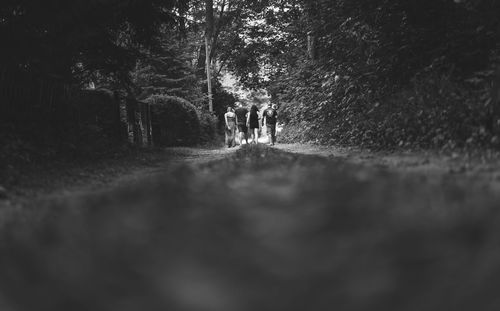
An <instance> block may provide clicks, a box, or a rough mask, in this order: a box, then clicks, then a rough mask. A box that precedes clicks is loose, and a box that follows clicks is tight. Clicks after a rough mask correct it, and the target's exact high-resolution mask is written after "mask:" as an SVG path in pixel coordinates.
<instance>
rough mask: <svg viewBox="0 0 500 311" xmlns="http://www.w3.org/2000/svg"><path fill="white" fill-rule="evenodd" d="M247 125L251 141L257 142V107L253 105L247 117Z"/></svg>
mask: <svg viewBox="0 0 500 311" xmlns="http://www.w3.org/2000/svg"><path fill="white" fill-rule="evenodd" d="M247 127H248V128H249V129H250V135H251V137H252V143H253V144H257V143H258V142H259V109H258V108H257V106H255V105H252V107H251V108H250V113H249V114H248V117H247Z"/></svg>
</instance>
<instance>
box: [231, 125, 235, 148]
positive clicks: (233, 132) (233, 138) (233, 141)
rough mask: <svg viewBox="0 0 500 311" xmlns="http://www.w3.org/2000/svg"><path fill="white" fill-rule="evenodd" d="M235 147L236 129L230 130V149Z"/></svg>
mask: <svg viewBox="0 0 500 311" xmlns="http://www.w3.org/2000/svg"><path fill="white" fill-rule="evenodd" d="M234 146H236V127H235V126H233V127H232V128H231V147H234Z"/></svg>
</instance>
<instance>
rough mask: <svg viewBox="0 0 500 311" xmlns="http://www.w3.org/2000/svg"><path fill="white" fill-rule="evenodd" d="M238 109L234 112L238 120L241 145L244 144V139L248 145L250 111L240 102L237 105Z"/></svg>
mask: <svg viewBox="0 0 500 311" xmlns="http://www.w3.org/2000/svg"><path fill="white" fill-rule="evenodd" d="M236 107H237V108H236V110H235V111H234V113H236V119H237V122H238V132H239V139H240V145H241V144H243V139H245V141H246V143H247V144H248V127H247V115H248V109H247V108H245V107H243V105H242V104H241V103H239V102H237V103H236Z"/></svg>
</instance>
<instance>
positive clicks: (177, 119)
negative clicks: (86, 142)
mask: <svg viewBox="0 0 500 311" xmlns="http://www.w3.org/2000/svg"><path fill="white" fill-rule="evenodd" d="M146 101H147V102H148V103H150V104H151V108H152V127H153V143H154V144H155V145H156V146H191V145H196V144H199V143H207V142H210V140H211V139H213V138H214V137H215V136H216V132H217V130H216V128H217V119H216V118H214V117H213V116H211V115H209V114H208V113H206V112H203V111H200V110H199V109H197V108H196V107H195V106H194V105H193V104H191V103H190V102H188V101H187V100H185V99H182V98H180V97H175V96H168V95H153V96H151V97H149V98H148V99H147V100H146Z"/></svg>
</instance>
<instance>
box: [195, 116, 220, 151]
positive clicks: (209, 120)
mask: <svg viewBox="0 0 500 311" xmlns="http://www.w3.org/2000/svg"><path fill="white" fill-rule="evenodd" d="M197 112H198V119H199V120H200V130H201V132H200V143H214V142H215V141H216V140H218V139H219V136H220V135H219V131H218V128H217V125H218V123H219V120H218V118H217V117H216V116H215V115H213V114H211V113H209V112H207V111H205V110H199V109H198V110H197ZM219 141H222V139H220V140H219Z"/></svg>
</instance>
